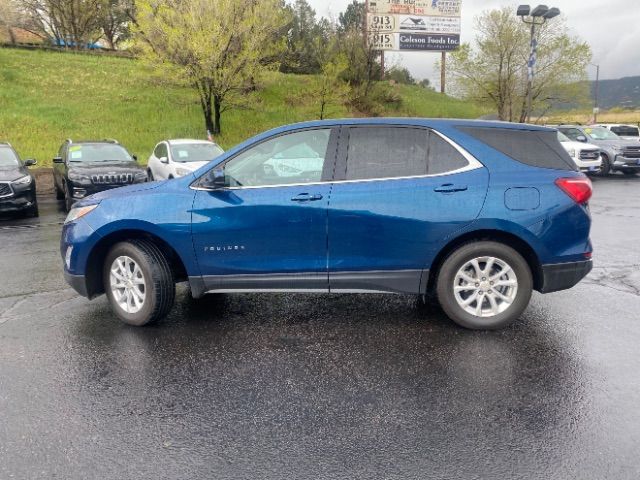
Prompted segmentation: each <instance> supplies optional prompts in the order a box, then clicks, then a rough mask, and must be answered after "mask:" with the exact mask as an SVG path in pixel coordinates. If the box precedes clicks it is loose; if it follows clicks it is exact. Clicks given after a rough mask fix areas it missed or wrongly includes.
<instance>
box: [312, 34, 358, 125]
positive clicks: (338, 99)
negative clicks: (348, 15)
mask: <svg viewBox="0 0 640 480" xmlns="http://www.w3.org/2000/svg"><path fill="white" fill-rule="evenodd" d="M338 45H339V41H338V38H337V37H335V36H334V37H333V39H332V40H331V42H330V43H328V44H327V43H324V42H322V41H321V40H320V39H316V42H315V45H314V47H315V48H314V51H315V58H316V61H317V62H318V64H319V65H320V73H319V74H318V75H316V76H315V77H314V86H313V88H312V91H311V94H312V96H313V98H315V99H317V101H318V107H319V112H318V118H319V119H320V120H323V119H324V118H326V116H327V112H328V109H329V107H331V105H338V104H342V103H343V102H344V101H345V100H346V98H347V96H348V94H349V86H348V84H347V83H345V82H344V80H343V79H342V74H343V73H344V71H345V69H346V68H347V65H348V61H347V57H346V56H345V55H344V53H342V52H340V49H339V48H338Z"/></svg>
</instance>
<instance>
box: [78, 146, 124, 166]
mask: <svg viewBox="0 0 640 480" xmlns="http://www.w3.org/2000/svg"><path fill="white" fill-rule="evenodd" d="M69 161H71V162H131V161H133V158H132V157H131V155H129V152H127V151H126V150H125V148H124V147H121V146H120V145H114V144H109V143H105V144H102V143H95V144H85V145H71V146H70V147H69Z"/></svg>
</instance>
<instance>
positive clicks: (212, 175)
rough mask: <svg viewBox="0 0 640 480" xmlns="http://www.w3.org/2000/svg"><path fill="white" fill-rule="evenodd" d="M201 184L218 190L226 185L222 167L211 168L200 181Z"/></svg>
mask: <svg viewBox="0 0 640 480" xmlns="http://www.w3.org/2000/svg"><path fill="white" fill-rule="evenodd" d="M202 186H203V187H205V188H210V189H212V190H220V189H222V188H225V187H226V186H227V179H226V177H225V175H224V169H222V168H214V169H213V170H211V171H210V172H209V173H208V174H207V176H206V177H205V178H204V182H202Z"/></svg>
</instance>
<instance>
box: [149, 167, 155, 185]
mask: <svg viewBox="0 0 640 480" xmlns="http://www.w3.org/2000/svg"><path fill="white" fill-rule="evenodd" d="M147 176H148V177H149V181H150V182H153V181H155V178H154V177H153V172H152V171H151V169H150V168H149V169H147Z"/></svg>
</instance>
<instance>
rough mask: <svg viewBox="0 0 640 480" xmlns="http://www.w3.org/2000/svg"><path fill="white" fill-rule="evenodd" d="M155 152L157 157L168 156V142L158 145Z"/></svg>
mask: <svg viewBox="0 0 640 480" xmlns="http://www.w3.org/2000/svg"><path fill="white" fill-rule="evenodd" d="M153 154H154V155H155V157H156V158H162V157H165V158H166V157H168V154H167V144H166V143H164V142H163V143H159V144H158V146H157V147H156V149H155V151H154V152H153Z"/></svg>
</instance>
